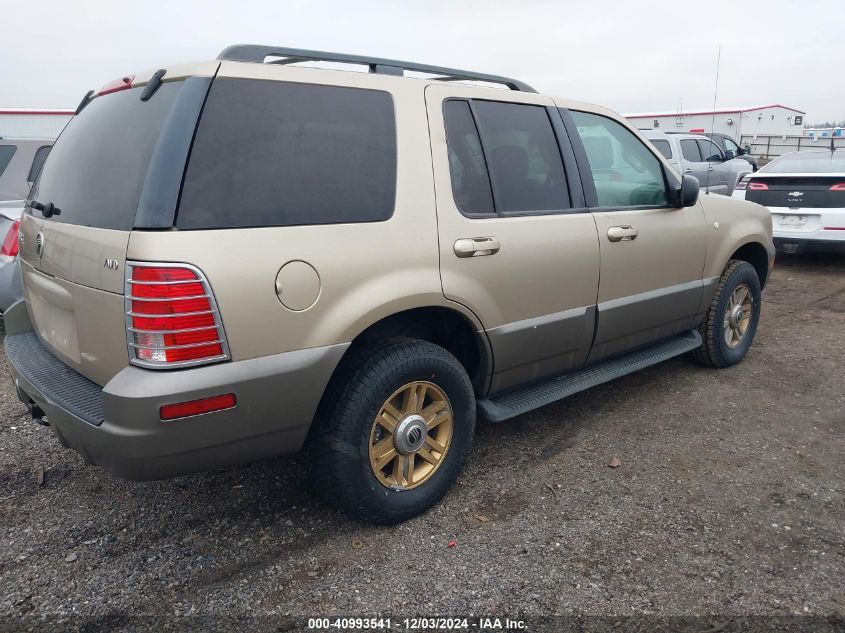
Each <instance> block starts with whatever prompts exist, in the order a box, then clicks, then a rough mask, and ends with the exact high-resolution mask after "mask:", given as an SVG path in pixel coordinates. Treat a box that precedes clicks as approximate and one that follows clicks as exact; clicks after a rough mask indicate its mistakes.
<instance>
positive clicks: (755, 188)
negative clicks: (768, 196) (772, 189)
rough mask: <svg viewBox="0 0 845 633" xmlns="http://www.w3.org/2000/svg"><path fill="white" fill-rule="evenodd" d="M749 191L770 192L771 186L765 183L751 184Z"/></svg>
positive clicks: (749, 184)
mask: <svg viewBox="0 0 845 633" xmlns="http://www.w3.org/2000/svg"><path fill="white" fill-rule="evenodd" d="M748 190H749V191H768V190H769V185H767V184H766V183H764V182H749V183H748Z"/></svg>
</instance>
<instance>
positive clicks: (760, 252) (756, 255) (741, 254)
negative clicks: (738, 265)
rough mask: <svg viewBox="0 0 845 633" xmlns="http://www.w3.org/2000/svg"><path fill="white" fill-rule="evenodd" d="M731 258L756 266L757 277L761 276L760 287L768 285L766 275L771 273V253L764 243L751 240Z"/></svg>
mask: <svg viewBox="0 0 845 633" xmlns="http://www.w3.org/2000/svg"><path fill="white" fill-rule="evenodd" d="M731 259H740V260H742V261H744V262H748V263H749V264H751V265H752V266H754V269H755V270H756V271H757V277H759V278H760V287H761V288H762V287H764V286H765V285H766V277H767V276H768V274H769V254H768V253H767V252H766V248H765V247H764V246H763V245H762V244H760V243H758V242H749V243H748V244H745V245H743V246H741V247H740V248H739V249H737V250H736V252H735V253H734V254H733V255H731Z"/></svg>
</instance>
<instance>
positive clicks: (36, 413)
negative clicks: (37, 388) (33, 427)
mask: <svg viewBox="0 0 845 633" xmlns="http://www.w3.org/2000/svg"><path fill="white" fill-rule="evenodd" d="M15 391H17V393H18V399H19V400H20V401H21V402H23V403H24V405H25V406H26V408H27V409H28V410H29V414H30V415H31V416H32V419H33V420H35V421H36V422H38V424H43V425H44V426H50V423H49V422H47V420H45V419H44V416H45V415H46V414H45V413H44V409H42V408H41V407H39V406H38V405H37V404H35V402H34V401H33V400H32V398H30V397H29V396H28V395H26V394H25V393H24V392H23V391H21V388H20V385H18V381H17V380H16V381H15Z"/></svg>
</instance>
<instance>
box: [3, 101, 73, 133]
mask: <svg viewBox="0 0 845 633" xmlns="http://www.w3.org/2000/svg"><path fill="white" fill-rule="evenodd" d="M72 116H73V110H49V109H37V110H36V109H30V108H0V138H56V137H57V136H58V135H59V133H60V132H61V131H62V130H63V129H64V127H65V125H67V122H68V121H70V118H71V117H72Z"/></svg>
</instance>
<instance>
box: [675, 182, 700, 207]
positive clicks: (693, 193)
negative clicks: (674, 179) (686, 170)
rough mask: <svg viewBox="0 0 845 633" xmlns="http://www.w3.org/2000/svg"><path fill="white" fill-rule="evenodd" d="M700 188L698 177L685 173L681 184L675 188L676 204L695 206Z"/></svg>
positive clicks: (679, 205)
mask: <svg viewBox="0 0 845 633" xmlns="http://www.w3.org/2000/svg"><path fill="white" fill-rule="evenodd" d="M698 190H699V184H698V178H696V177H695V176H690V175H689V174H686V175H684V177H683V178H682V179H681V184H680V186H678V187H677V188H676V189H675V206H676V207H678V208H681V207H691V206H694V205H695V203H696V202H698Z"/></svg>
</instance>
